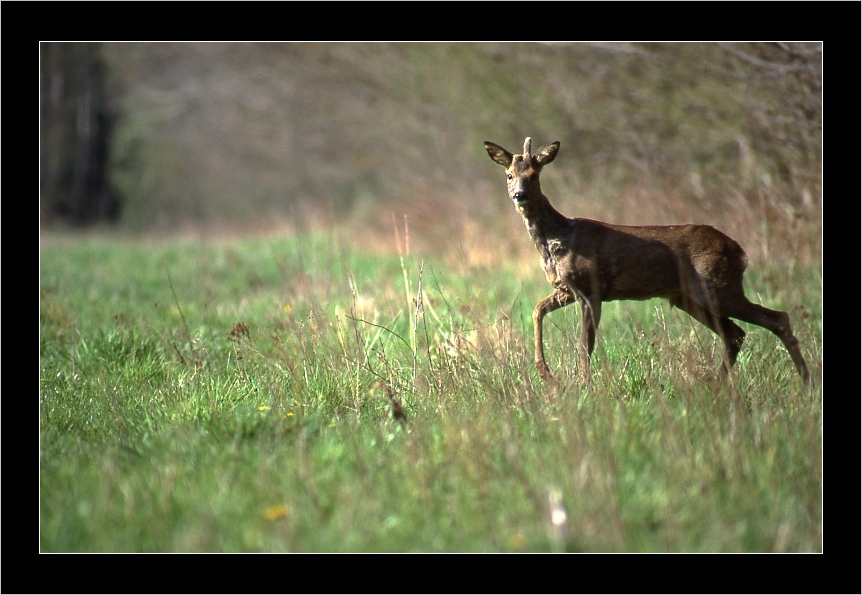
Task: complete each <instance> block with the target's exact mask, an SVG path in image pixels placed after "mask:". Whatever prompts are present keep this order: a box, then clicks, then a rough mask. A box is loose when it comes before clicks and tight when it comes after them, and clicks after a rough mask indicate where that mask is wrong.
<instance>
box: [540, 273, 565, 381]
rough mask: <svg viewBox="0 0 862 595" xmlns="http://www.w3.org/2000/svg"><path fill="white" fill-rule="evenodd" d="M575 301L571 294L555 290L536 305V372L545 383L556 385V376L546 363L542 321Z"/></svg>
mask: <svg viewBox="0 0 862 595" xmlns="http://www.w3.org/2000/svg"><path fill="white" fill-rule="evenodd" d="M574 301H575V296H574V295H572V294H571V293H567V292H564V291H560V290H559V289H557V290H555V291H554V293H552V294H551V295H549V296H548V297H546V298H545V299H543V300H542V301H541V302H539V303H538V304H536V308H535V309H534V310H533V338H534V342H535V360H534V361H535V364H536V370H538V372H539V376H541V377H542V378H543V379H544V380H545V382H548V383H554V376H553V375H552V374H551V370H550V369H549V368H548V364H547V363H546V362H545V349H544V345H543V343H542V321H543V319H544V318H545V315H546V314H549V313H551V312H553V311H554V310H558V309H560V308H563V307H565V306H568V305H569V304H571V303H572V302H574Z"/></svg>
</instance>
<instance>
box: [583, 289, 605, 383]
mask: <svg viewBox="0 0 862 595" xmlns="http://www.w3.org/2000/svg"><path fill="white" fill-rule="evenodd" d="M578 303H580V305H581V341H580V344H579V345H578V354H579V355H580V359H581V370H583V373H584V380H585V381H586V383H587V386H590V384H591V382H592V375H591V374H590V361H591V357H592V355H593V348H594V347H595V346H596V330H597V329H598V328H599V321H600V320H601V318H602V301H601V300H600V299H598V298H592V299H587V298H585V297H584V296H581V295H579V296H578Z"/></svg>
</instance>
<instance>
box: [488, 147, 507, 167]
mask: <svg viewBox="0 0 862 595" xmlns="http://www.w3.org/2000/svg"><path fill="white" fill-rule="evenodd" d="M485 150H486V151H488V155H490V157H491V159H492V160H493V161H494V162H495V163H499V164H500V165H502V166H503V167H509V166H510V165H512V154H511V153H510V152H509V151H507V150H506V149H504V148H503V147H501V146H500V145H495V144H494V143H492V142H489V141H485Z"/></svg>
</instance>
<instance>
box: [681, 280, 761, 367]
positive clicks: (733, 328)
mask: <svg viewBox="0 0 862 595" xmlns="http://www.w3.org/2000/svg"><path fill="white" fill-rule="evenodd" d="M670 305H671V306H674V307H676V308H679V309H680V310H682V311H683V312H686V313H687V314H688V315H689V316H691V317H692V318H694V319H695V320H697V321H698V322H699V323H701V324H702V325H704V326H705V327H706V328H708V329H709V330H711V331H712V332H714V333H715V334H716V335H718V336H719V337H721V340H722V342H723V343H724V366H723V368H722V370H723V374H724V375H727V374H729V373H730V369H731V368H732V367H733V365H734V364H735V363H736V357H737V355H739V350H740V349H742V343H743V341H745V331H744V330H742V329H741V328H740V327H739V326H738V325H737V324H735V323H734V322H733V321H732V320H730V319H729V318H728V317H727V316H718V315H716V314H714V313H712V312H711V311H709V310H708V309H706V308H705V307H704V306H702V305H700V304H698V303H697V302H695V301H693V300H691V299H687V298H685V297H683V296H677V297H673V298H671V299H670Z"/></svg>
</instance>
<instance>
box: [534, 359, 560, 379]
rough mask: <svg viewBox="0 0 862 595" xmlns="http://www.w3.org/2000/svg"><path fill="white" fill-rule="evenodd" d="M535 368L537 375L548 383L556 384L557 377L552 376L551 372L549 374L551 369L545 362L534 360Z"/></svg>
mask: <svg viewBox="0 0 862 595" xmlns="http://www.w3.org/2000/svg"><path fill="white" fill-rule="evenodd" d="M536 370H537V371H538V372H539V376H541V377H542V380H544V381H545V382H547V383H548V384H553V385H556V384H557V379H556V378H554V375H553V374H551V370H550V368H548V365H547V364H546V363H545V362H536Z"/></svg>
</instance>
